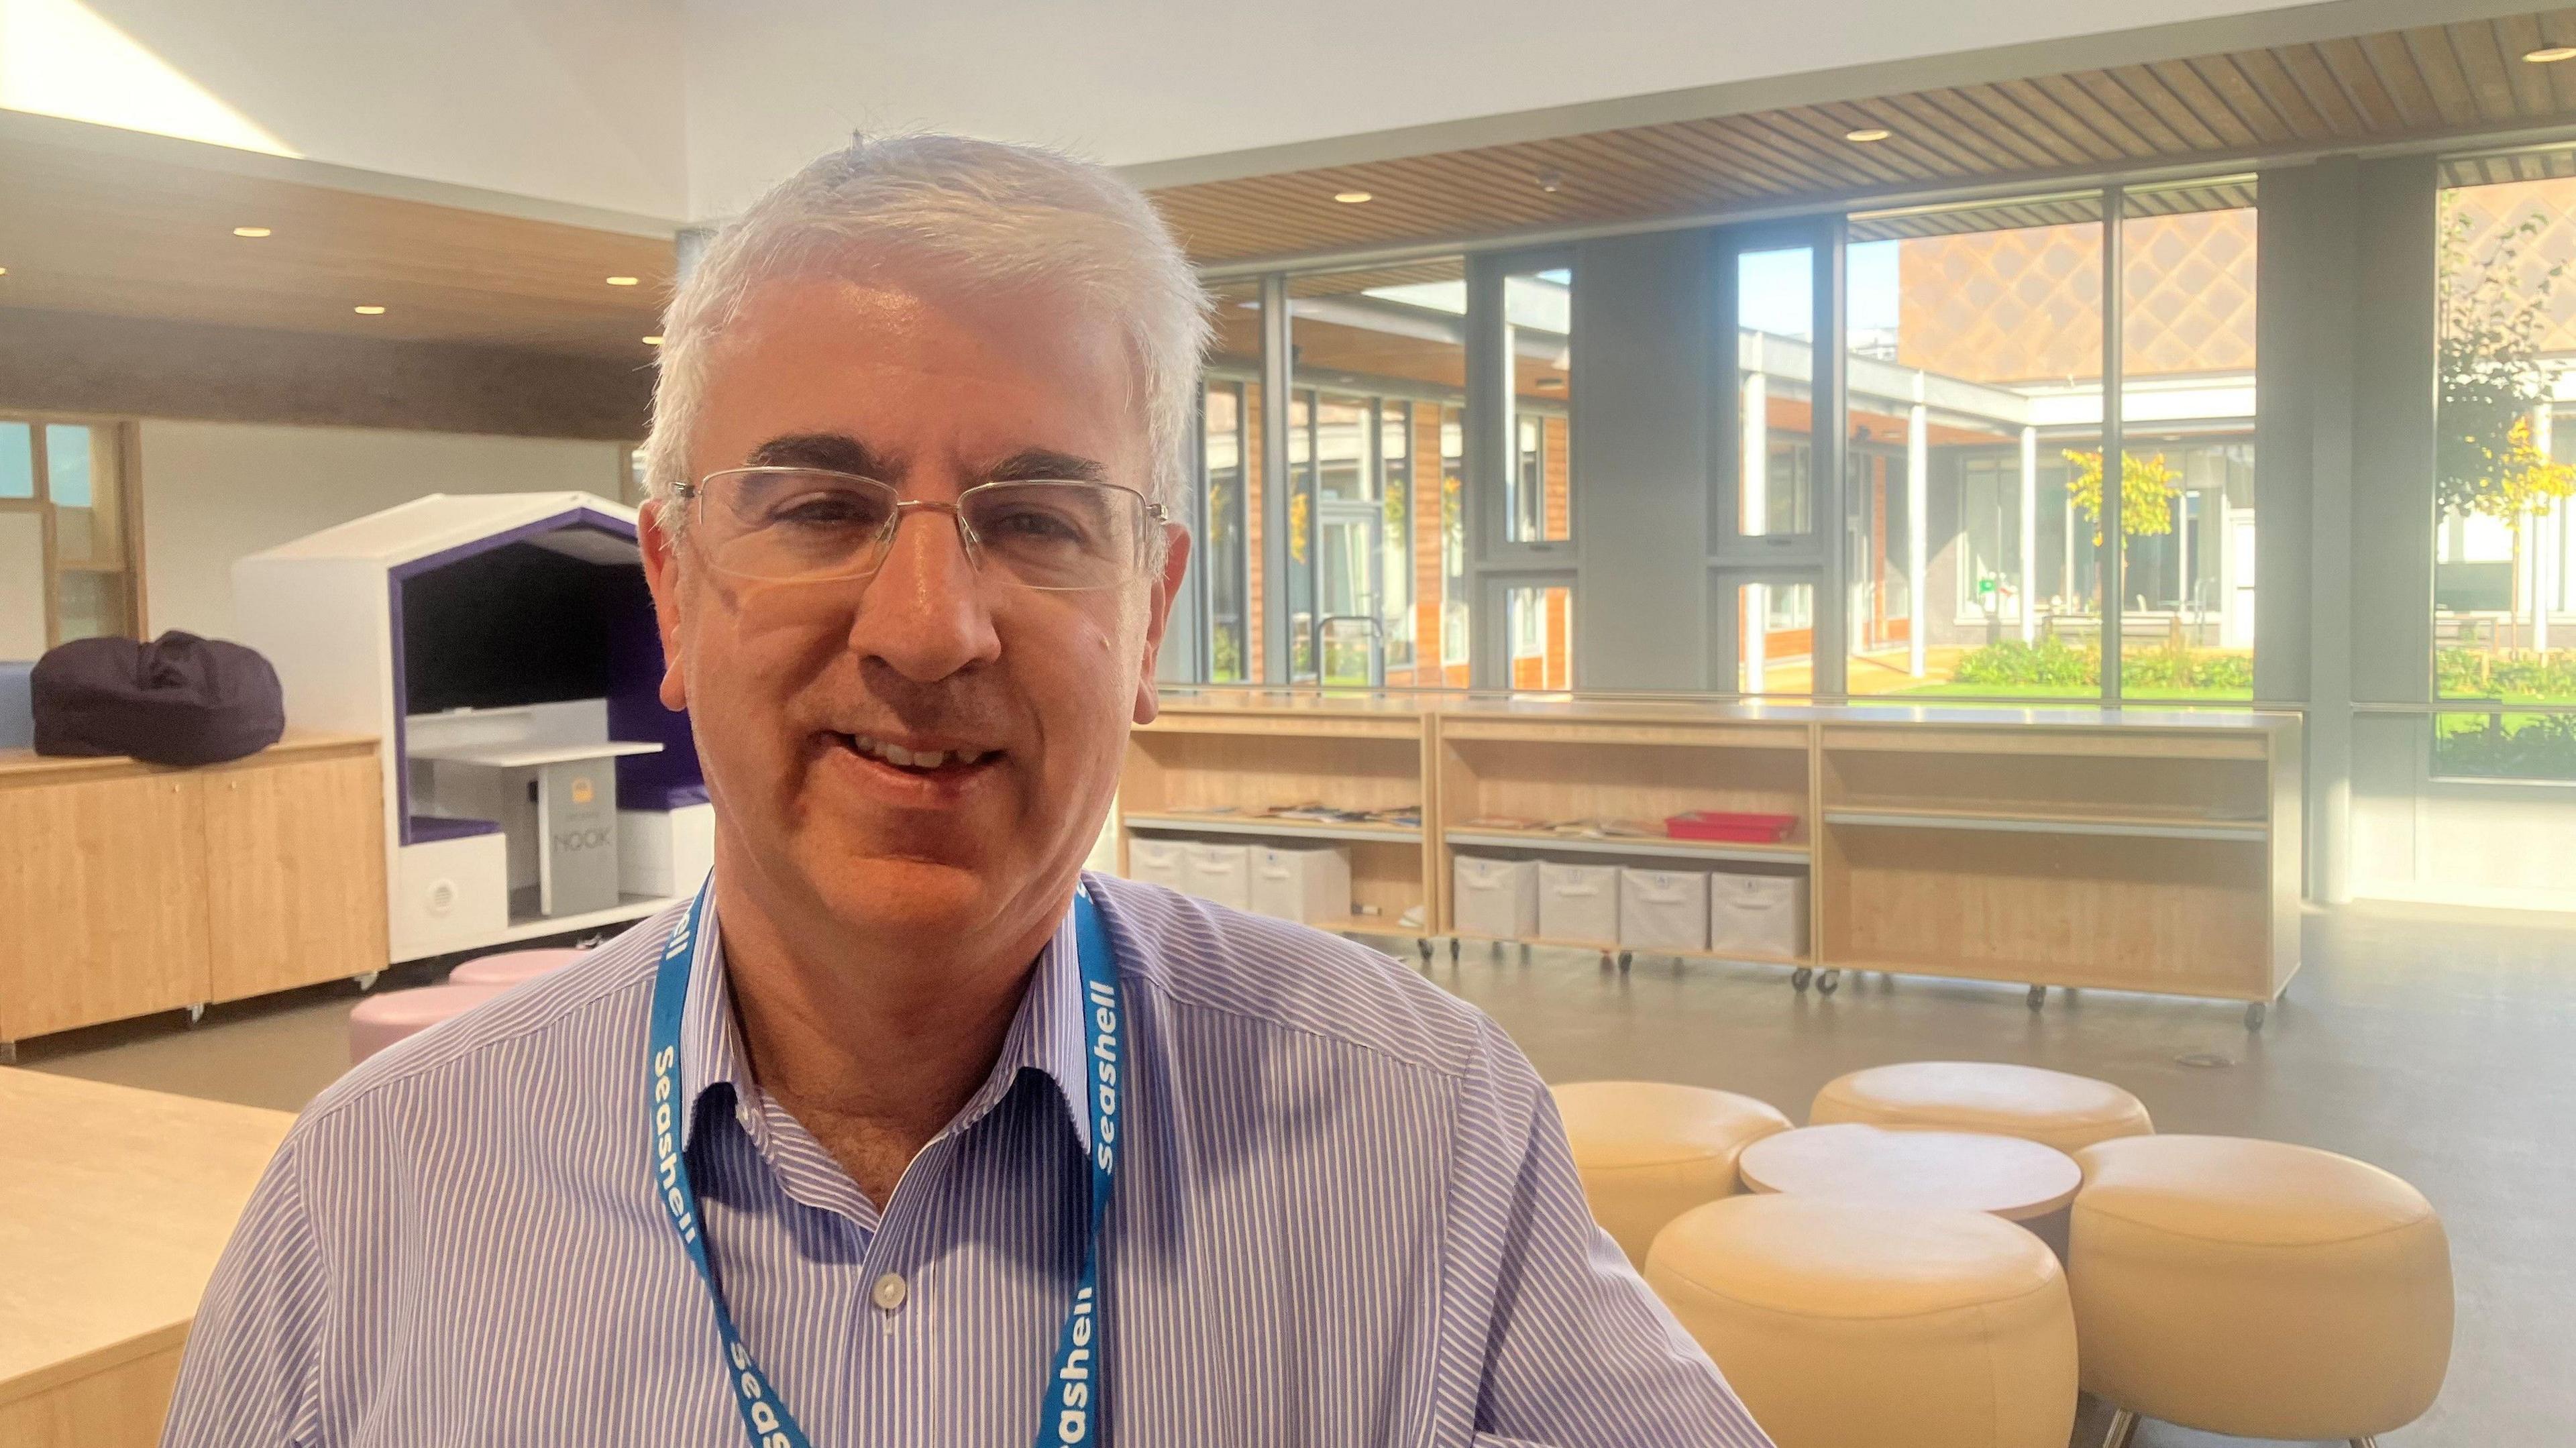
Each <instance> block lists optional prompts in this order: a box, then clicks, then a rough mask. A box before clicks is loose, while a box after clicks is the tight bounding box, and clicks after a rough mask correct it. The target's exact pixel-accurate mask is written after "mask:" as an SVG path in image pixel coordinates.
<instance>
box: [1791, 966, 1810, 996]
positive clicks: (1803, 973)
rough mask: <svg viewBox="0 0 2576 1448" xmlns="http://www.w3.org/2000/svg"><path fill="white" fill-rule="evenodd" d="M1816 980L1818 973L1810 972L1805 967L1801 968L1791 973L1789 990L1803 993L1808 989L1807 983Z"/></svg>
mask: <svg viewBox="0 0 2576 1448" xmlns="http://www.w3.org/2000/svg"><path fill="white" fill-rule="evenodd" d="M1815 978H1816V973H1815V972H1814V971H1812V970H1809V969H1808V968H1807V967H1805V966H1803V965H1802V966H1799V967H1798V968H1797V969H1796V970H1793V971H1791V972H1789V988H1790V989H1792V990H1799V991H1803V990H1805V989H1806V988H1807V982H1809V981H1811V980H1814V979H1815Z"/></svg>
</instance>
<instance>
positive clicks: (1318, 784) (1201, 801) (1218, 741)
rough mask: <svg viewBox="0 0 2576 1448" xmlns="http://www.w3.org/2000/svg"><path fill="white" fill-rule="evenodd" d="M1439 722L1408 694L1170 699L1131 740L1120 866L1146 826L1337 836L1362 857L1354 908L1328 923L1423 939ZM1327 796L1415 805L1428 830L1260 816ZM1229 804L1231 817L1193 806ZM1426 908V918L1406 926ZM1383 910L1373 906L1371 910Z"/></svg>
mask: <svg viewBox="0 0 2576 1448" xmlns="http://www.w3.org/2000/svg"><path fill="white" fill-rule="evenodd" d="M1429 744H1430V725H1429V722H1428V716H1426V715H1425V714H1424V713H1423V712H1422V710H1420V709H1419V708H1416V707H1413V706H1412V705H1410V704H1409V703H1407V702H1405V701H1400V700H1388V699H1384V698H1379V697H1375V696H1365V695H1363V696H1353V697H1348V698H1336V699H1330V700H1320V701H1319V700H1317V699H1315V698H1314V697H1312V696H1304V697H1300V696H1293V695H1268V694H1249V693H1240V692H1230V693H1210V694H1208V695H1205V696H1202V697H1195V698H1193V697H1186V696H1174V695H1167V696H1166V697H1165V698H1164V699H1163V701H1162V711H1161V717H1159V718H1157V719H1156V720H1155V721H1154V722H1153V723H1151V724H1146V725H1141V726H1139V727H1138V728H1137V729H1136V730H1135V732H1134V733H1133V734H1131V735H1130V736H1129V737H1128V744H1127V768H1126V771H1125V773H1124V775H1123V776H1122V777H1121V779H1120V781H1119V786H1118V824H1119V830H1118V868H1119V870H1120V871H1121V872H1124V871H1125V870H1126V869H1127V852H1128V846H1129V844H1130V843H1131V841H1132V840H1133V839H1134V837H1135V836H1136V835H1138V834H1146V835H1160V836H1179V837H1183V838H1192V837H1196V838H1227V839H1241V838H1245V837H1252V838H1266V839H1279V840H1331V841H1335V842H1337V843H1346V844H1348V845H1349V846H1350V852H1351V904H1352V907H1353V913H1352V914H1351V915H1350V916H1349V917H1348V918H1347V919H1344V920H1341V921H1337V922H1332V923H1328V924H1326V925H1324V926H1323V928H1325V929H1331V930H1340V931H1346V932H1350V933H1361V934H1377V935H1391V936H1404V937H1413V938H1417V939H1418V938H1423V937H1427V936H1429V935H1431V934H1433V933H1434V930H1435V925H1436V911H1437V904H1436V897H1435V895H1434V893H1433V881H1432V878H1431V874H1430V870H1431V856H1432V853H1433V848H1434V847H1433V844H1432V838H1433V837H1432V833H1431V831H1432V820H1433V816H1432V814H1431V811H1430V801H1429V798H1428V796H1427V793H1426V781H1427V780H1428V779H1429V777H1430V773H1431V771H1430V768H1429V762H1428V758H1427V753H1428V749H1429ZM1298 804H1321V805H1325V806H1328V807H1330V808H1333V809H1343V810H1391V809H1400V808H1403V807H1405V806H1408V805H1411V806H1417V807H1420V808H1421V809H1422V811H1423V816H1422V818H1423V824H1422V826H1420V827H1410V828H1409V827H1404V826H1396V825H1379V824H1369V823H1351V822H1330V823H1327V822H1322V821H1315V820H1282V819H1265V818H1259V817H1258V816H1259V814H1260V812H1261V811H1263V810H1267V809H1273V808H1278V807H1281V806H1288V805H1298ZM1219 807H1230V808H1231V809H1233V810H1234V811H1236V813H1233V814H1208V813H1192V811H1204V810H1208V809H1212V808H1219ZM1408 910H1418V911H1419V912H1420V914H1419V915H1418V917H1417V919H1418V921H1419V923H1418V924H1412V925H1408V924H1405V923H1403V920H1404V915H1405V912H1406V911H1408ZM1364 911H1374V912H1375V913H1374V914H1367V913H1362V912H1364Z"/></svg>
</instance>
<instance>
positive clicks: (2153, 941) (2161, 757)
mask: <svg viewBox="0 0 2576 1448" xmlns="http://www.w3.org/2000/svg"><path fill="white" fill-rule="evenodd" d="M2298 747H2299V734H2298V728H2297V724H2296V721H2294V720H2289V719H2283V718H2277V717H2273V716H2255V715H2239V716H2223V717H2221V718H2219V719H2214V720H2213V719H2207V718H2202V719H2194V720H2185V719H2182V718H2179V717H2176V716H2172V715H2165V716H2152V715H2151V716H2143V717H2128V718H2123V717H2120V716H2116V715H2114V716H2104V715H2101V714H2099V713H2098V712H2097V711H2080V712H2079V714H2078V715H2077V716H2076V717H2074V718H2071V719H2069V720H2067V721H2065V722H2063V723H2028V722H2014V723H2011V724H2008V725H1999V724H1989V723H1985V722H1981V721H1962V722H1948V721H1938V720H1918V721H1910V722H1908V723H1906V724H1904V725H1902V726H1885V725H1878V724H1867V723H1863V724H1848V725H1845V724H1836V723H1832V722H1820V723H1819V725H1818V730H1817V783H1818V801H1819V810H1818V818H1819V819H1820V820H1821V821H1822V830H1821V833H1820V837H1819V841H1818V850H1817V856H1816V876H1817V886H1816V895H1817V898H1818V901H1819V905H1820V908H1819V910H1818V921H1819V925H1820V929H1819V932H1818V935H1817V941H1818V945H1819V953H1820V956H1821V959H1822V961H1823V963H1824V964H1826V965H1827V966H1829V967H1834V968H1840V969H1846V970H1850V969H1862V970H1887V971H1894V972H1898V973H1905V974H1921V975H1942V976H1957V977H1966V978H1971V979H1979V980H2016V981H2022V982H2026V983H2028V984H2029V985H2030V986H2032V987H2033V988H2034V992H2033V999H2034V1000H2035V1001H2036V1000H2037V999H2039V998H2040V992H2041V991H2042V990H2043V989H2044V988H2045V987H2050V986H2073V987H2084V986H2091V987H2102V988H2108V989H2118V990H2144V991H2156V992H2164V993H2171V994H2177V995H2195V996H2210V997H2217V998H2220V999H2225V1000H2240V1001H2244V1002H2247V1003H2248V1004H2249V1006H2251V1007H2252V1010H2251V1012H2250V1018H2251V1019H2252V1020H2253V1021H2255V1022H2256V1023H2258V1024H2259V1023H2260V1020H2261V1017H2262V1012H2263V1009H2264V1006H2265V1005H2266V1004H2267V1003H2268V1002H2270V1001H2271V1000H2273V999H2274V998H2275V997H2277V996H2278V995H2279V994H2280V993H2281V990H2282V988H2283V987H2284V986H2286V985H2288V984H2289V980H2290V977H2291V975H2292V974H2294V973H2295V972H2296V971H2297V970H2298V966H2299V954H2298V950H2299V946H2298V919H2297V902H2298V862H2299V855H2298V851H2299V830H2298V819H2299V810H2300V804H2299V783H2298V779H2299V775H2298V771H2299V755H2298Z"/></svg>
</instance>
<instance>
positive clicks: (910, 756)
mask: <svg viewBox="0 0 2576 1448" xmlns="http://www.w3.org/2000/svg"><path fill="white" fill-rule="evenodd" d="M829 737H830V738H831V739H833V740H834V741H835V742H837V743H838V744H839V745H840V746H841V747H842V748H844V749H847V750H849V751H850V752H851V753H853V754H856V755H858V756H859V757H860V758H862V759H868V760H872V761H874V762H876V763H878V764H883V765H887V766H890V767H892V768H894V769H899V770H902V771H903V772H904V773H906V774H914V775H921V776H924V777H929V776H936V775H942V774H946V775H952V776H953V775H957V774H961V773H963V772H965V771H967V770H970V769H975V768H979V767H981V766H983V765H987V764H991V763H995V762H997V761H999V760H1000V759H1001V757H1002V751H1001V750H998V749H977V748H974V747H971V746H967V745H954V744H951V745H941V746H938V747H930V746H926V745H919V744H916V745H912V746H905V745H902V744H897V743H895V742H894V741H892V740H889V739H878V738H876V737H874V736H872V735H867V734H833V735H830V736H829Z"/></svg>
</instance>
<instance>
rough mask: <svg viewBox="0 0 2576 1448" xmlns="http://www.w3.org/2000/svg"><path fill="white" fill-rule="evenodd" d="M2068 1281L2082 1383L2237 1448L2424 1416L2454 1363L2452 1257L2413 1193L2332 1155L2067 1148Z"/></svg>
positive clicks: (2212, 1143) (2207, 1142) (2125, 1418)
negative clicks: (2072, 1185)
mask: <svg viewBox="0 0 2576 1448" xmlns="http://www.w3.org/2000/svg"><path fill="white" fill-rule="evenodd" d="M2076 1160H2077V1161H2078V1162H2079V1163H2081V1164H2082V1166H2083V1168H2084V1189H2083V1191H2081V1192H2080V1193H2078V1194H2077V1196H2076V1198H2075V1213H2074V1230H2073V1242H2072V1255H2071V1256H2070V1257H2069V1258H2068V1263H2067V1276H2068V1279H2069V1282H2070V1284H2071V1286H2072V1288H2073V1291H2074V1296H2075V1321H2076V1327H2077V1329H2078V1330H2079V1331H2080V1332H2081V1333H2082V1335H2083V1338H2084V1386H2085V1387H2086V1388H2088V1389H2090V1390H2091V1391H2093V1392H2094V1393H2097V1394H2099V1395H2100V1396H2101V1397H2102V1398H2103V1399H2104V1400H2105V1401H2106V1402H2108V1403H2110V1404H2111V1406H2112V1407H2113V1408H2115V1409H2117V1410H2118V1416H2117V1417H2116V1418H2115V1420H2114V1421H2113V1424H2112V1428H2111V1437H2110V1443H2111V1444H2112V1445H2114V1448H2117V1445H2121V1444H2125V1443H2126V1442H2127V1441H2128V1437H2129V1435H2130V1434H2131V1433H2132V1432H2134V1431H2135V1429H2136V1426H2137V1420H2138V1419H2139V1418H2140V1417H2148V1418H2156V1419H2160V1420H2162V1421H2165V1422H2169V1423H2178V1424H2181V1425H2182V1426H2184V1427H2188V1428H2197V1429H2199V1430H2201V1431H2202V1432H2205V1433H2222V1434H2227V1435H2230V1436H2233V1437H2240V1438H2289V1439H2296V1440H2315V1439H2320V1438H2323V1439H2335V1438H2342V1439H2348V1440H2350V1441H2351V1442H2354V1443H2360V1444H2367V1443H2370V1442H2372V1441H2373V1438H2374V1435H2376V1434H2380V1433H2386V1432H2391V1431H2393V1430H2395V1429H2398V1428H2401V1427H2404V1426H2405V1425H2406V1424H2408V1423H2411V1422H2413V1421H2415V1420H2416V1419H2417V1418H2419V1417H2421V1416H2423V1413H2424V1410H2425V1409H2426V1408H2429V1407H2431V1406H2432V1405H2433V1398H2434V1395H2435V1394H2437V1393H2439V1392H2440V1391H2441V1388H2442V1375H2443V1373H2444V1372H2445V1371H2446V1370H2447V1369H2448V1367H2449V1365H2450V1358H2451V1251H2450V1244H2449V1242H2448V1240H2447V1239H2446V1238H2445V1237H2444V1235H2443V1232H2442V1220H2441V1218H2440V1217H2438V1216H2436V1215H2434V1212H2433V1208H2432V1206H2431V1204H2429V1203H2427V1202H2426V1201H2425V1200H2424V1198H2423V1196H2422V1194H2421V1193H2419V1192H2417V1191H2416V1190H2415V1189H2414V1188H2413V1187H2411V1186H2408V1185H2407V1184H2406V1183H2404V1182H2402V1181H2400V1180H2398V1179H2397V1178H2396V1177H2393V1176H2391V1175H2389V1174H2388V1173H2386V1172H2384V1171H2381V1170H2380V1169H2379V1168H2377V1167H2374V1166H2369V1165H2366V1164H2364V1163H2362V1162H2357V1161H2354V1160H2352V1159H2351V1158H2349V1157H2342V1156H2336V1155H2335V1154H2334V1153H2332V1152H2325V1151H2317V1150H2315V1149H2313V1148H2310V1147H2304V1146H2289V1145H2286V1144H2283V1143H2281V1142H2275V1141H2247V1140H2240V1139H2237V1138H2233V1137H2219V1136H2135V1137H2126V1138H2123V1139H2121V1140H2117V1141H2106V1142H2102V1143H2099V1144H2097V1145H2094V1146H2089V1147H2086V1148H2085V1149H2084V1150H2082V1151H2081V1152H2078V1153H2077V1154H2076Z"/></svg>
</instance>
